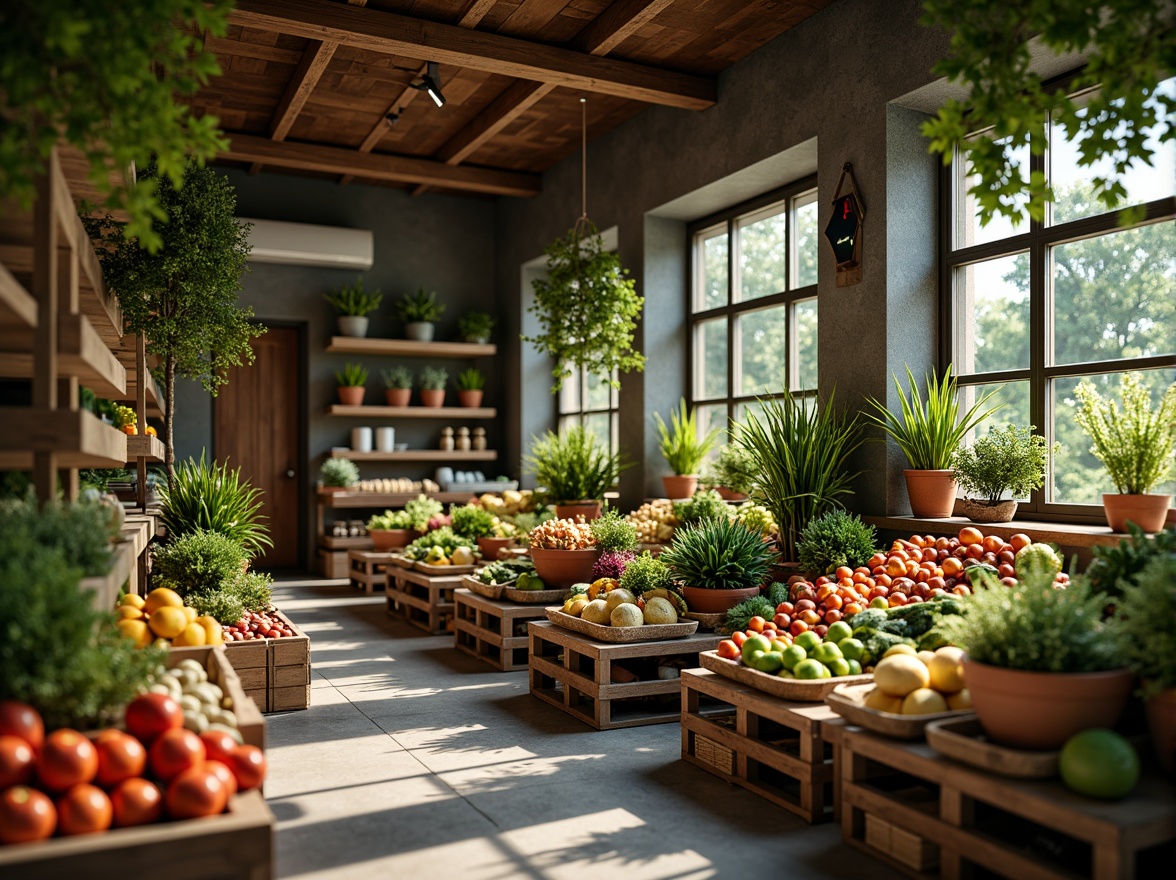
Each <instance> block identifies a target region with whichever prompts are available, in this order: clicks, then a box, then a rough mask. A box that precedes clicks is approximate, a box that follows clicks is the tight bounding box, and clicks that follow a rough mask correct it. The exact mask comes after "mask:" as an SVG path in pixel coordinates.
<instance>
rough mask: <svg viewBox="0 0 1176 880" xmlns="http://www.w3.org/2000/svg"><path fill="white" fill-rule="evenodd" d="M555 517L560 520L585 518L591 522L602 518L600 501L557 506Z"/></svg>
mask: <svg viewBox="0 0 1176 880" xmlns="http://www.w3.org/2000/svg"><path fill="white" fill-rule="evenodd" d="M555 515H556V516H558V517H559V518H560V519H576V518H577V517H581V516H582V517H584V519H585V521H591V520H594V519H598V518H599V517H600V502H599V501H569V502H567V503H566V504H557V505H555Z"/></svg>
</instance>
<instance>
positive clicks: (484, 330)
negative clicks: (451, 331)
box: [457, 312, 494, 345]
mask: <svg viewBox="0 0 1176 880" xmlns="http://www.w3.org/2000/svg"><path fill="white" fill-rule="evenodd" d="M493 332H494V319H493V318H492V317H490V316H489V315H487V314H486V313H485V312H466V313H465V314H464V315H462V316H461V317H460V318H458V320H457V335H458V337H460V339H461V341H462V342H473V343H477V344H479V345H482V344H485V343H487V342H489V341H490V334H491V333H493Z"/></svg>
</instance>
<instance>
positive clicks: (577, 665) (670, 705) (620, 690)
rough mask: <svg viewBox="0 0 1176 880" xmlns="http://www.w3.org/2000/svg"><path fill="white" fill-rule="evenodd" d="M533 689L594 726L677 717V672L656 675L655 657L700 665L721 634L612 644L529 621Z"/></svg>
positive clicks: (602, 727) (662, 721)
mask: <svg viewBox="0 0 1176 880" xmlns="http://www.w3.org/2000/svg"><path fill="white" fill-rule="evenodd" d="M528 630H529V633H530V639H531V661H530V670H531V671H530V675H531V679H530V682H531V693H532V694H533V695H534V696H536V697H538V698H539V699H541V700H543V701H545V702H548V703H551V705H553V706H556V707H557V708H560V709H562V710H563V711H565V712H567V713H568V714H569V715H571V716H572V717H573V718H578V719H579V720H581V721H583V722H584V723H585V724H587V725H589V726H590V727H595V728H596V729H597V730H613V729H615V728H618V727H636V726H638V725H642V724H665V723H667V722H671V721H677V720H679V718H680V717H681V706H680V701H679V700H678V699H677V695H678V693H679V691H680V690H681V684H680V683H679V681H678V678H677V676H674V677H673V678H668V679H666V678H660V677H659V674H658V665H659V664H658V662H657V661H658V660H661V659H663V658H664V659H666V660H679V661H685V663H686V665H687V666H697V665H698V653H699V652H700V651H710V650H712V649H714V648H716V647H718V644H719V642H720V641H721V640H722V639H721V637H720V636H716V635H713V634H706V633H695V634H694V635H690V636H687V637H686V638H681V639H666V640H664V641H658V642H631V643H627V644H610V643H606V642H598V641H596V640H595V639H593V638H590V637H589V636H585V635H581V634H580V633H577V632H572V631H571V630H567V629H563V628H562V627H559V626H556V625H555V624H554V623H551V622H550V621H538V620H533V621H531V622H530V623H529V624H528Z"/></svg>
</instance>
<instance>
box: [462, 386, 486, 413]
mask: <svg viewBox="0 0 1176 880" xmlns="http://www.w3.org/2000/svg"><path fill="white" fill-rule="evenodd" d="M485 393H486V392H484V391H482V390H481V389H478V390H477V391H458V392H457V404H458V406H464V407H467V408H469V409H477V408H478V407H479V406H481V405H482V395H483V394H485Z"/></svg>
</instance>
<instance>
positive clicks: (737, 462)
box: [701, 443, 756, 501]
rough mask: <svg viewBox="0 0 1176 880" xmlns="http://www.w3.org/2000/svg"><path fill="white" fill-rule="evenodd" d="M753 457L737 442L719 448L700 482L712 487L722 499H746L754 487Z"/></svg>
mask: <svg viewBox="0 0 1176 880" xmlns="http://www.w3.org/2000/svg"><path fill="white" fill-rule="evenodd" d="M755 481H756V468H755V457H754V456H753V455H752V454H751V453H750V452H748V451H747V450H746V449H745V448H743V447H742V446H740V445H739V444H738V443H731V444H729V445H727V446H723V447H721V448H720V449H719V452H718V454H717V455H716V456H715V458H714V461H712V462H711V463H710V465H709V466H708V468H707V471H706V473H705V474H704V475H703V477H702V480H701V483H702V484H703V485H704V486H706V487H707V488H711V489H714V490H715V491H716V492H718V493H719V495H720V496H722V498H723V500H724V501H746V500H747V496H748V495H750V494H751V493H752V490H753V489H755Z"/></svg>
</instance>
